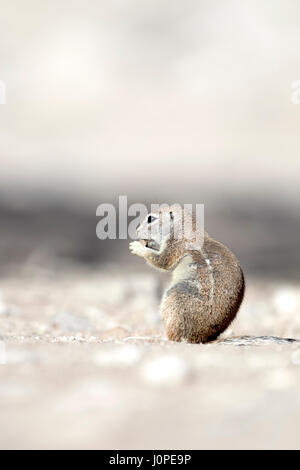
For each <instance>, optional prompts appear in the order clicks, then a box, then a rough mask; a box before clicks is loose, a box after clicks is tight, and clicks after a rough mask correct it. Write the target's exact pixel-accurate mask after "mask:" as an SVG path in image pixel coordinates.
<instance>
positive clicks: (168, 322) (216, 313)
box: [161, 238, 244, 343]
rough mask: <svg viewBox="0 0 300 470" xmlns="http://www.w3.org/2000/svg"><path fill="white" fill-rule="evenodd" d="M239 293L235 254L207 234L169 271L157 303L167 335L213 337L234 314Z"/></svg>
mask: <svg viewBox="0 0 300 470" xmlns="http://www.w3.org/2000/svg"><path fill="white" fill-rule="evenodd" d="M243 295H244V276H243V272H242V269H241V267H240V264H239V262H238V260H237V258H236V257H235V256H234V254H233V253H232V252H231V251H230V250H229V249H228V248H227V247H225V246H224V245H222V244H221V243H219V242H217V241H215V240H213V239H211V238H207V239H206V240H205V242H204V245H203V248H202V250H201V251H198V250H189V251H187V252H186V253H185V254H184V256H183V257H182V259H181V260H180V262H179V263H178V265H177V267H176V268H175V269H174V271H173V277H172V282H171V285H170V287H169V288H168V290H167V291H166V293H165V295H164V298H163V301H162V305H161V314H162V316H163V319H164V323H165V328H166V332H167V336H168V338H169V339H171V340H174V341H182V340H185V341H188V342H192V343H199V342H206V341H211V340H213V339H215V338H216V337H217V336H218V335H219V334H220V333H222V332H223V331H224V330H225V329H226V328H227V327H228V326H229V324H230V323H231V322H232V320H233V319H234V317H235V316H236V314H237V312H238V309H239V307H240V304H241V302H242V300H243Z"/></svg>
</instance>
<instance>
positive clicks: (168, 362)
mask: <svg viewBox="0 0 300 470" xmlns="http://www.w3.org/2000/svg"><path fill="white" fill-rule="evenodd" d="M188 374H189V368H188V366H187V363H186V361H184V360H183V359H181V358H179V357H177V356H171V355H168V356H163V357H158V358H155V359H152V360H151V361H149V362H147V363H146V364H144V366H143V367H142V369H141V376H142V378H143V380H144V381H145V382H146V383H149V384H151V385H155V386H173V385H178V384H181V383H183V382H184V381H185V380H186V378H187V377H188Z"/></svg>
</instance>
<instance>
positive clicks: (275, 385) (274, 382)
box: [265, 370, 294, 390]
mask: <svg viewBox="0 0 300 470" xmlns="http://www.w3.org/2000/svg"><path fill="white" fill-rule="evenodd" d="M293 384H294V379H293V376H292V374H291V373H290V372H289V371H287V370H273V371H271V372H269V373H268V374H266V376H265V385H266V387H267V388H269V389H271V390H284V389H287V388H290V387H291V386H292V385H293Z"/></svg>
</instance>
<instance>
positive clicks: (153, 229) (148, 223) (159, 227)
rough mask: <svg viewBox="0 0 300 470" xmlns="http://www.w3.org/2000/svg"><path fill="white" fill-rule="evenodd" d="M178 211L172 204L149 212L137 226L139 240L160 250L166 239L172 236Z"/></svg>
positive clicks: (155, 249) (178, 215)
mask: <svg viewBox="0 0 300 470" xmlns="http://www.w3.org/2000/svg"><path fill="white" fill-rule="evenodd" d="M179 218H180V213H179V211H178V210H174V208H172V206H168V207H163V208H161V209H159V210H158V211H156V212H150V213H149V214H147V216H146V217H145V219H144V220H143V221H142V222H141V224H140V225H139V227H138V228H137V234H138V238H139V240H140V241H143V242H144V245H145V247H146V248H148V249H149V250H152V251H156V252H160V251H162V249H163V245H165V244H166V243H167V241H168V240H171V239H173V238H174V226H175V225H176V224H177V223H178V221H179Z"/></svg>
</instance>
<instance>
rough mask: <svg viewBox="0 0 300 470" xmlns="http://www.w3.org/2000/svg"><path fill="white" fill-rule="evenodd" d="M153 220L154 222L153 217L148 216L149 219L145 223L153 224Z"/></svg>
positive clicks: (154, 218)
mask: <svg viewBox="0 0 300 470" xmlns="http://www.w3.org/2000/svg"><path fill="white" fill-rule="evenodd" d="M154 220H156V217H153V215H149V217H148V219H147V223H148V224H151V223H152V222H154Z"/></svg>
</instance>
